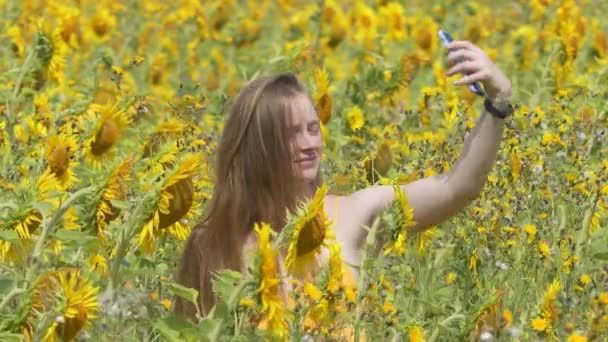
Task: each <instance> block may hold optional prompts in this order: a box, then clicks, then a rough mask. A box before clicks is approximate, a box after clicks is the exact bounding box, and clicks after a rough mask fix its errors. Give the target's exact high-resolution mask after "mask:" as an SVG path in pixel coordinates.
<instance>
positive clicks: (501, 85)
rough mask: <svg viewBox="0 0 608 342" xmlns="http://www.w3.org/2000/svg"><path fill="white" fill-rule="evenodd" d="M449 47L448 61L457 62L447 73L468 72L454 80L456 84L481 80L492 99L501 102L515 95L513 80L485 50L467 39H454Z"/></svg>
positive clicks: (449, 74)
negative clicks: (512, 85) (510, 79)
mask: <svg viewBox="0 0 608 342" xmlns="http://www.w3.org/2000/svg"><path fill="white" fill-rule="evenodd" d="M447 48H448V51H449V53H448V61H449V62H450V63H451V64H456V65H455V66H454V67H452V68H451V69H450V70H448V72H447V75H448V76H452V75H455V74H457V73H463V74H468V76H463V77H462V78H461V79H459V80H458V81H456V82H454V85H458V86H460V85H468V84H471V83H473V82H481V83H482V84H483V87H484V90H485V91H486V93H487V96H488V97H489V98H490V100H491V101H493V102H501V101H506V100H510V99H511V97H512V96H513V90H512V88H511V81H509V79H508V78H507V76H506V75H505V74H504V73H503V72H502V70H500V69H499V68H498V66H496V64H494V62H492V60H491V59H490V57H488V55H487V54H486V53H485V52H484V51H483V50H481V49H480V48H479V47H477V46H476V45H475V44H473V43H471V42H467V41H453V42H451V43H450V44H448V45H447Z"/></svg>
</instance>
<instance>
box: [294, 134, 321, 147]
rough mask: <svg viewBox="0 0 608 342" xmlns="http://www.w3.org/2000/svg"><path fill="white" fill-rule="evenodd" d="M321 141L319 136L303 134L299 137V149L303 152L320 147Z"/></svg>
mask: <svg viewBox="0 0 608 342" xmlns="http://www.w3.org/2000/svg"><path fill="white" fill-rule="evenodd" d="M320 141H321V139H319V138H318V137H317V136H315V135H313V134H310V133H308V132H303V133H301V134H300V136H299V139H298V147H299V148H301V149H303V150H308V149H311V148H317V147H319V145H320Z"/></svg>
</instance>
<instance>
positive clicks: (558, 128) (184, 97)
mask: <svg viewBox="0 0 608 342" xmlns="http://www.w3.org/2000/svg"><path fill="white" fill-rule="evenodd" d="M606 13H608V2H605V1H590V0H580V1H574V0H561V1H560V0H531V1H523V0H514V1H507V0H499V1H489V0H488V1H453V0H442V1H440V0H412V1H382V0H369V1H359V0H358V1H346V0H325V1H323V0H322V1H294V0H275V1H271V0H256V1H254V0H247V1H245V0H239V1H236V0H204V1H196V0H177V1H169V2H167V1H161V0H147V1H135V0H126V1H114V0H97V1H90V0H69V1H42V0H23V1H17V0H0V27H1V31H0V32H1V35H0V340H2V341H5V340H6V341H71V340H77V341H81V340H94V341H199V340H213V341H215V340H222V341H250V340H293V341H296V340H297V341H301V340H324V341H325V340H336V341H339V340H344V341H351V340H357V341H378V340H380V341H384V340H390V341H408V340H409V341H553V340H560V341H605V340H606V336H608V263H607V262H608V227H607V225H606V224H607V220H606V210H607V207H608V146H607V145H606V144H604V142H605V141H606V139H607V136H606V133H607V130H608V117H607V113H608V105H607V100H608V86H607V85H608V22H606V21H605V20H604V19H605V14H606ZM439 29H444V30H447V31H448V32H450V33H451V34H452V36H454V38H455V39H457V40H469V41H472V42H473V43H475V44H477V45H478V46H479V47H481V48H482V49H483V50H484V51H485V52H486V53H487V54H488V55H489V56H490V57H491V58H492V60H493V61H494V62H495V63H496V64H497V65H498V66H499V67H500V68H501V69H502V70H503V71H504V72H505V73H506V74H507V76H508V77H509V78H510V79H511V81H512V83H513V89H514V92H515V94H516V95H515V107H516V111H515V113H514V115H513V116H512V117H510V118H508V119H507V123H506V125H507V127H506V129H505V135H504V139H503V141H502V143H501V147H500V150H499V155H498V158H497V161H496V162H495V164H494V167H493V169H492V171H491V173H490V175H489V177H488V181H487V183H486V185H485V186H484V189H483V191H482V193H481V194H480V196H479V197H478V198H477V199H475V200H474V201H473V202H472V203H471V204H470V205H469V206H467V207H466V209H464V210H463V211H461V212H460V213H459V214H458V215H457V216H455V217H453V218H452V219H450V220H448V221H446V222H444V223H442V224H440V225H438V226H436V227H432V228H431V229H429V230H427V231H425V232H422V233H412V232H408V230H407V229H408V227H409V226H410V225H411V224H412V215H411V214H412V213H411V208H410V207H409V205H408V201H407V198H406V196H404V195H403V193H400V192H398V193H397V196H396V198H395V201H394V203H393V204H392V205H391V206H390V207H389V208H388V209H387V210H385V212H384V213H383V214H382V216H381V217H380V218H379V219H378V220H376V222H375V223H374V224H373V225H372V226H370V227H369V234H368V238H367V240H366V243H365V245H366V248H365V250H364V253H363V260H362V263H361V265H359V277H358V278H357V280H356V281H350V282H349V281H346V280H345V277H344V274H345V270H344V267H345V266H344V265H345V263H344V262H343V261H342V260H341V254H340V246H339V245H338V244H337V243H336V242H335V240H334V239H333V235H332V233H331V232H332V230H331V222H327V220H326V219H325V217H324V211H323V210H324V209H323V206H322V205H320V203H322V201H320V198H321V196H323V195H324V194H325V193H326V192H327V191H331V192H334V193H343V194H346V193H350V192H353V191H355V190H358V189H362V188H365V187H368V186H371V185H374V184H393V185H396V184H405V183H407V182H410V181H412V180H415V179H419V178H422V177H427V176H431V175H435V174H439V173H442V172H447V171H449V169H450V167H451V166H452V165H453V163H454V162H455V160H456V159H457V157H458V154H459V152H460V150H461V148H462V146H463V140H464V137H465V136H466V134H467V133H468V132H469V131H470V130H471V129H472V128H473V126H474V124H475V121H476V118H477V117H478V115H479V114H480V111H481V108H482V100H480V98H478V97H477V96H475V95H474V94H473V93H471V92H470V91H469V90H468V89H467V88H466V87H455V86H453V85H452V82H454V81H455V80H457V79H458V78H459V76H454V77H446V76H445V72H446V70H447V68H448V66H447V52H446V50H445V48H444V47H443V46H442V44H441V42H440V41H439V39H438V36H437V31H438V30H439ZM283 71H292V72H294V73H296V74H297V75H298V76H299V77H300V78H301V79H302V80H304V81H305V83H306V84H307V86H308V88H309V91H310V93H311V95H312V97H313V99H314V101H315V105H316V108H317V112H318V115H319V117H320V119H321V121H322V127H321V129H322V134H323V140H324V144H325V147H324V155H323V165H322V174H323V180H324V185H323V186H322V187H321V188H319V191H318V192H317V195H316V197H315V198H313V199H312V200H311V201H310V203H303V204H302V206H301V209H300V211H298V212H295V213H290V215H289V221H288V222H287V225H286V226H285V227H269V226H268V225H267V224H264V223H260V224H258V225H256V226H255V229H254V232H255V234H256V236H257V248H256V250H255V251H254V253H253V254H254V255H253V257H252V258H251V260H248V267H247V269H248V270H249V272H246V273H245V272H244V273H238V272H234V271H224V272H221V273H219V274H218V275H217V276H216V278H215V281H214V284H213V288H214V291H215V292H216V294H217V296H218V298H219V301H218V303H217V305H216V306H215V307H214V309H213V310H212V311H211V312H210V313H209V314H208V315H204V316H203V315H198V316H197V319H195V320H186V319H184V318H182V317H179V316H177V315H176V314H175V313H174V310H173V309H174V306H175V298H176V297H177V296H179V297H181V298H184V299H186V300H188V301H192V302H196V301H197V296H198V293H197V291H196V290H193V289H189V288H186V287H183V286H180V285H179V284H177V283H176V282H175V273H176V269H177V262H178V259H179V257H180V255H181V252H182V250H183V247H184V241H185V240H186V239H187V237H188V236H189V233H190V231H191V229H192V228H193V226H194V225H195V224H196V223H197V222H198V220H199V219H200V217H201V215H202V213H203V212H204V210H205V207H206V203H207V201H208V200H209V198H210V196H211V194H212V192H213V185H214V180H213V179H214V177H215V174H214V166H213V165H214V161H215V159H214V156H215V154H214V151H215V148H216V145H217V143H218V141H219V137H220V135H221V131H222V125H223V120H224V117H225V115H226V114H227V111H228V108H229V106H230V103H231V100H232V99H233V97H234V95H235V94H236V93H237V92H238V91H239V89H240V88H241V87H242V86H243V85H245V84H246V83H247V82H248V81H250V80H252V79H254V78H255V77H257V76H262V75H268V74H271V73H276V72H283ZM319 218H321V220H319ZM310 224H316V229H317V230H318V229H322V230H323V234H322V235H321V236H323V237H324V238H323V239H322V241H319V242H318V244H322V245H323V246H325V247H326V248H327V249H328V250H329V252H330V256H329V262H328V263H327V265H325V266H324V268H323V270H322V272H319V273H318V275H317V276H316V277H314V278H312V279H309V280H307V281H305V282H295V283H294V285H293V289H292V290H291V292H290V293H289V295H288V297H289V302H288V303H284V302H283V299H282V297H281V295H280V294H279V289H278V285H277V284H278V283H279V282H280V281H281V279H280V278H281V276H280V275H279V273H278V272H277V267H278V266H277V258H276V256H277V255H279V256H280V255H283V254H281V253H278V251H279V250H287V249H288V250H289V253H288V254H287V260H278V261H279V262H283V261H285V262H286V264H287V265H288V266H289V265H292V264H295V263H297V262H298V259H299V258H300V257H303V256H302V255H299V254H302V253H299V251H300V248H294V246H296V247H297V243H298V242H300V241H301V240H303V239H307V237H306V236H303V235H305V234H307V232H309V231H310V229H305V227H306V226H307V225H310ZM275 232H278V233H275ZM308 240H310V237H308ZM313 247H315V246H313ZM317 250H318V248H316V247H315V248H313V249H312V251H309V252H308V253H315V251H317ZM202 253H203V254H204V251H203V252H202ZM279 259H281V258H279Z"/></svg>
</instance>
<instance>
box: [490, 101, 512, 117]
mask: <svg viewBox="0 0 608 342" xmlns="http://www.w3.org/2000/svg"><path fill="white" fill-rule="evenodd" d="M483 106H484V107H485V109H486V110H487V111H488V112H489V113H490V114H492V115H494V116H496V117H499V118H501V119H504V118H506V117H507V116H509V115H511V114H513V112H514V111H515V110H514V109H513V106H512V105H511V104H510V103H508V102H506V103H505V105H502V106H499V107H501V108H496V106H494V104H493V103H492V101H491V100H490V99H489V98H488V97H486V98H485V99H484V101H483Z"/></svg>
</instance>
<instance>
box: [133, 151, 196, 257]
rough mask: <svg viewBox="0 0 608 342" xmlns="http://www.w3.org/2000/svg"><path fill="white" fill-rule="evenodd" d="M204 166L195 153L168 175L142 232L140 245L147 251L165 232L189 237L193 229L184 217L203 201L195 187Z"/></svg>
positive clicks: (184, 237)
mask: <svg viewBox="0 0 608 342" xmlns="http://www.w3.org/2000/svg"><path fill="white" fill-rule="evenodd" d="M201 165H202V157H201V156H200V155H198V154H192V155H190V156H188V157H186V158H185V159H184V161H182V162H181V164H180V165H179V166H178V167H177V168H176V169H175V171H174V172H173V174H172V175H170V176H168V177H166V179H165V181H164V183H163V185H162V186H161V189H160V194H159V197H158V200H157V202H156V204H155V205H154V208H153V210H152V213H151V215H150V217H149V219H148V221H147V222H146V224H145V225H144V227H143V228H142V230H141V232H140V233H139V238H138V240H139V245H140V246H141V247H142V248H143V250H144V251H151V250H152V244H153V243H154V240H155V239H156V237H157V236H158V235H159V234H164V233H165V232H168V233H170V234H171V235H173V236H175V237H177V238H178V239H180V240H185V239H186V238H187V237H188V233H189V231H190V229H189V227H188V226H187V225H186V224H184V223H182V222H180V220H181V219H182V218H184V217H185V216H186V214H188V212H190V211H191V209H192V208H193V203H198V202H200V201H197V200H196V199H198V196H200V194H197V193H200V192H199V191H197V189H196V188H197V187H195V184H196V182H195V181H194V176H195V175H196V174H197V173H198V172H199V168H200V167H201Z"/></svg>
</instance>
